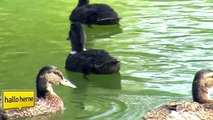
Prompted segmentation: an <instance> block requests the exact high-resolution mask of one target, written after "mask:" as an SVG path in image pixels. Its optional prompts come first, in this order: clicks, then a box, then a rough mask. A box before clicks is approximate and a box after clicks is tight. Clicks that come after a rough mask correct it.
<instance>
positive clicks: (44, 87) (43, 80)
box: [36, 66, 76, 98]
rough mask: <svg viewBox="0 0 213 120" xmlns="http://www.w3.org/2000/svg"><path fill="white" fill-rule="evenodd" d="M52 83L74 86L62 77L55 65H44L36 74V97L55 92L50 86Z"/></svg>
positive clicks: (43, 96)
mask: <svg viewBox="0 0 213 120" xmlns="http://www.w3.org/2000/svg"><path fill="white" fill-rule="evenodd" d="M53 85H63V86H67V87H72V88H76V86H75V85H74V84H72V83H71V82H70V81H69V80H67V79H65V78H64V76H63V74H62V73H61V72H60V71H59V70H58V69H57V68H56V67H55V66H45V67H43V68H42V69H41V70H40V71H39V73H38V75H37V79H36V89H37V97H38V98H45V97H46V96H47V95H49V94H55V92H54V91H53V88H52V86H53Z"/></svg>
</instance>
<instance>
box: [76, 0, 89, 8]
mask: <svg viewBox="0 0 213 120" xmlns="http://www.w3.org/2000/svg"><path fill="white" fill-rule="evenodd" d="M87 4H89V0H79V1H78V6H77V7H80V6H83V5H87Z"/></svg>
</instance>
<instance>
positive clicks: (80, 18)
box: [69, 0, 120, 25]
mask: <svg viewBox="0 0 213 120" xmlns="http://www.w3.org/2000/svg"><path fill="white" fill-rule="evenodd" d="M69 19H70V21H72V22H80V23H83V24H88V25H91V24H98V25H113V24H119V20H120V18H119V17H118V14H117V13H116V12H115V11H114V10H113V9H112V8H111V7H110V6H109V5H107V4H89V0H79V1H78V5H77V7H76V8H75V9H74V10H73V11H72V13H71V15H70V17H69Z"/></svg>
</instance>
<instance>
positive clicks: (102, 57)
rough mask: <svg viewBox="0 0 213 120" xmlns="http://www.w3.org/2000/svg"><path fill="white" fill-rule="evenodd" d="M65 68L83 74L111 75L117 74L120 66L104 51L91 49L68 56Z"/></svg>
mask: <svg viewBox="0 0 213 120" xmlns="http://www.w3.org/2000/svg"><path fill="white" fill-rule="evenodd" d="M65 68H66V69H67V70H69V71H73V72H81V73H84V74H89V73H95V74H113V73H118V72H119V70H120V64H119V61H118V60H116V59H115V58H113V57H111V56H110V55H109V53H108V52H106V51H105V50H98V49H91V50H86V51H82V52H78V53H75V54H69V55H68V57H67V60H66V63H65Z"/></svg>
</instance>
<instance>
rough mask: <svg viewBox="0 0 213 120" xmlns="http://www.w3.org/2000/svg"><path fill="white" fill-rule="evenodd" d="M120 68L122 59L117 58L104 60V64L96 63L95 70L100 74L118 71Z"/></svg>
mask: <svg viewBox="0 0 213 120" xmlns="http://www.w3.org/2000/svg"><path fill="white" fill-rule="evenodd" d="M119 70H120V61H117V60H115V59H112V60H108V61H104V62H103V63H102V64H95V65H94V71H95V73H98V74H112V73H118V72H119Z"/></svg>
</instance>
